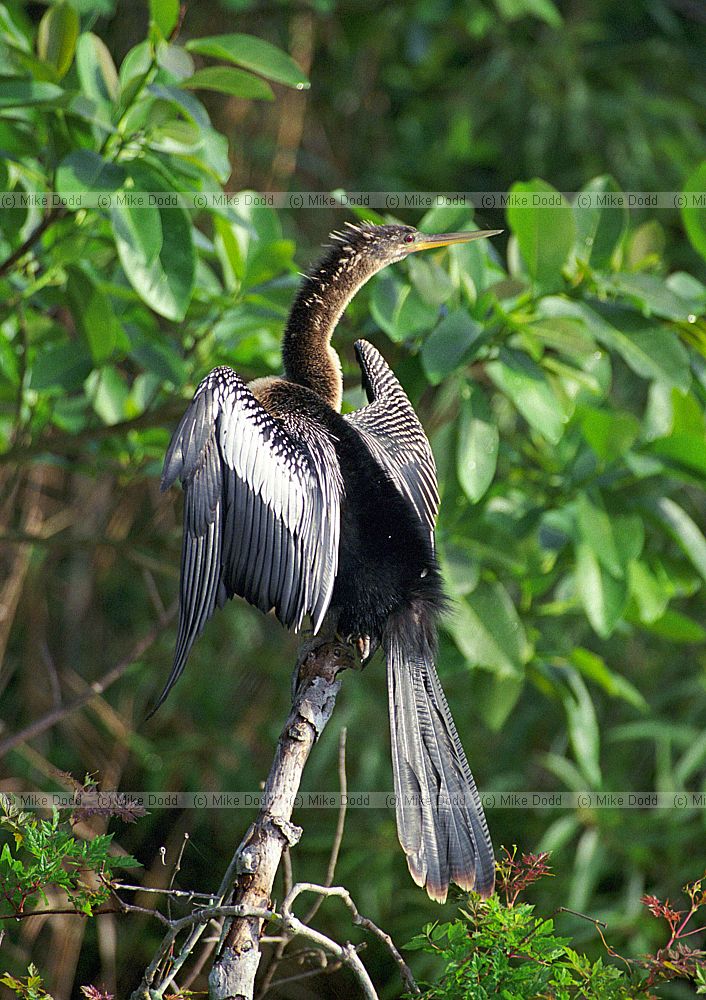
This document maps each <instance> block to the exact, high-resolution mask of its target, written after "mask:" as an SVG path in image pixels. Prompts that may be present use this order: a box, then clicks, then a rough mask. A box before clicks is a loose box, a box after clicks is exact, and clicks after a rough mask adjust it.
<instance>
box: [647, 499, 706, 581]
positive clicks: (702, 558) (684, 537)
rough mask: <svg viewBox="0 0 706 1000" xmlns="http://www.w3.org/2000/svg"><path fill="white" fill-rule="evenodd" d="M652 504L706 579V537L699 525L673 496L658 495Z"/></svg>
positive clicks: (688, 557)
mask: <svg viewBox="0 0 706 1000" xmlns="http://www.w3.org/2000/svg"><path fill="white" fill-rule="evenodd" d="M652 506H653V509H654V511H655V512H656V514H657V516H658V517H659V519H660V520H661V521H662V523H663V524H664V525H665V527H666V528H667V530H668V531H669V533H670V534H671V535H672V536H673V537H674V538H675V540H676V541H677V542H678V543H679V545H680V546H681V547H682V549H683V550H684V554H685V555H686V557H687V559H689V560H690V561H691V563H692V565H693V566H694V567H695V569H697V570H698V571H699V573H700V574H701V576H702V577H703V578H704V580H706V538H704V536H703V534H702V533H701V529H700V528H699V526H698V525H697V524H696V522H695V521H694V520H693V519H692V518H691V517H690V516H689V515H688V514H687V512H686V511H685V510H684V509H683V508H682V507H680V506H679V504H678V503H675V502H674V500H672V499H671V497H658V498H657V499H656V500H654V501H653V505H652Z"/></svg>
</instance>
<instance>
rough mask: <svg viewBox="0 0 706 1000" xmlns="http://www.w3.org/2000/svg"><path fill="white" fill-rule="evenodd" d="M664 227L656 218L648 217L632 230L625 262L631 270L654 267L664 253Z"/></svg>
mask: <svg viewBox="0 0 706 1000" xmlns="http://www.w3.org/2000/svg"><path fill="white" fill-rule="evenodd" d="M664 244H665V236H664V229H663V228H662V226H661V225H660V224H659V222H657V220H656V219H648V220H647V222H643V223H642V225H641V226H638V227H637V229H635V230H634V232H632V233H631V234H630V236H629V238H628V241H627V249H626V251H625V264H626V266H627V268H628V269H629V270H631V271H632V270H636V269H637V268H638V267H654V266H655V265H656V264H658V263H659V262H660V261H661V259H662V254H663V253H664Z"/></svg>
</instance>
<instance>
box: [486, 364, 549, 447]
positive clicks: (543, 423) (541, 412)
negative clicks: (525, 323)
mask: <svg viewBox="0 0 706 1000" xmlns="http://www.w3.org/2000/svg"><path fill="white" fill-rule="evenodd" d="M486 371H487V372H488V375H489V376H490V378H491V379H492V380H493V382H494V383H495V385H496V386H497V387H498V389H501V390H502V391H503V392H505V393H506V394H507V395H508V396H509V398H510V399H511V400H512V402H513V403H514V404H515V406H516V407H517V409H518V410H519V412H520V413H521V414H522V416H523V417H524V418H525V420H526V421H527V423H528V424H530V426H532V427H533V428H534V429H535V430H536V431H538V432H539V433H540V434H542V435H544V437H546V438H547V439H548V440H549V441H551V442H553V443H554V444H556V442H557V441H558V440H559V439H560V437H561V435H562V434H563V431H564V426H565V424H566V419H567V417H566V413H565V410H564V407H563V405H562V404H561V403H560V401H559V400H558V399H557V397H556V395H555V394H554V391H553V390H552V388H551V386H550V384H549V382H548V381H547V379H546V377H545V375H544V372H543V371H542V369H541V368H540V367H539V365H536V364H535V363H534V362H533V361H532V360H531V359H530V358H528V357H527V356H526V355H525V354H520V353H519V351H510V350H506V349H503V350H501V352H500V356H499V358H498V360H497V361H492V362H490V363H489V364H488V365H486Z"/></svg>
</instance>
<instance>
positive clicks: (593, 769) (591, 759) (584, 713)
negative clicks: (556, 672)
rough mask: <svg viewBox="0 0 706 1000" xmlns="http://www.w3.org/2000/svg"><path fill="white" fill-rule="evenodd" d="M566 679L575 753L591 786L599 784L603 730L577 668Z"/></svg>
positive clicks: (567, 712) (568, 719) (569, 722)
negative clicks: (601, 733)
mask: <svg viewBox="0 0 706 1000" xmlns="http://www.w3.org/2000/svg"><path fill="white" fill-rule="evenodd" d="M566 681H567V684H568V688H569V691H568V692H567V696H566V697H565V698H564V699H563V702H564V709H565V710H566V718H567V724H568V730H569V739H570V740H571V747H572V750H573V751H574V757H575V758H576V762H577V764H578V766H579V769H580V770H581V771H582V772H583V775H584V777H585V778H586V780H587V781H588V783H589V785H590V787H591V788H600V786H601V783H602V777H601V764H600V746H601V743H600V731H599V729H598V720H597V719H596V712H595V709H594V707H593V702H592V700H591V695H590V694H589V692H588V688H587V687H586V685H585V684H584V682H583V681H582V679H581V677H580V676H579V674H578V673H577V672H576V671H574V670H569V671H567V672H566Z"/></svg>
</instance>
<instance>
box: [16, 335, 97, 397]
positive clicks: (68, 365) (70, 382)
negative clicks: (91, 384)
mask: <svg viewBox="0 0 706 1000" xmlns="http://www.w3.org/2000/svg"><path fill="white" fill-rule="evenodd" d="M91 368H92V363H91V356H90V354H89V353H88V351H87V350H84V348H83V345H80V344H57V345H53V344H51V345H48V346H46V347H44V348H42V351H41V353H40V354H39V355H38V356H37V359H36V361H35V362H34V365H33V366H32V374H31V376H30V382H29V384H30V388H31V389H34V390H36V391H38V392H41V391H42V390H44V389H50V388H53V387H54V386H57V387H60V388H62V389H63V390H64V391H65V392H76V391H77V390H79V389H81V388H82V386H83V383H84V381H85V379H86V377H87V376H88V374H89V373H90V371H91Z"/></svg>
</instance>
